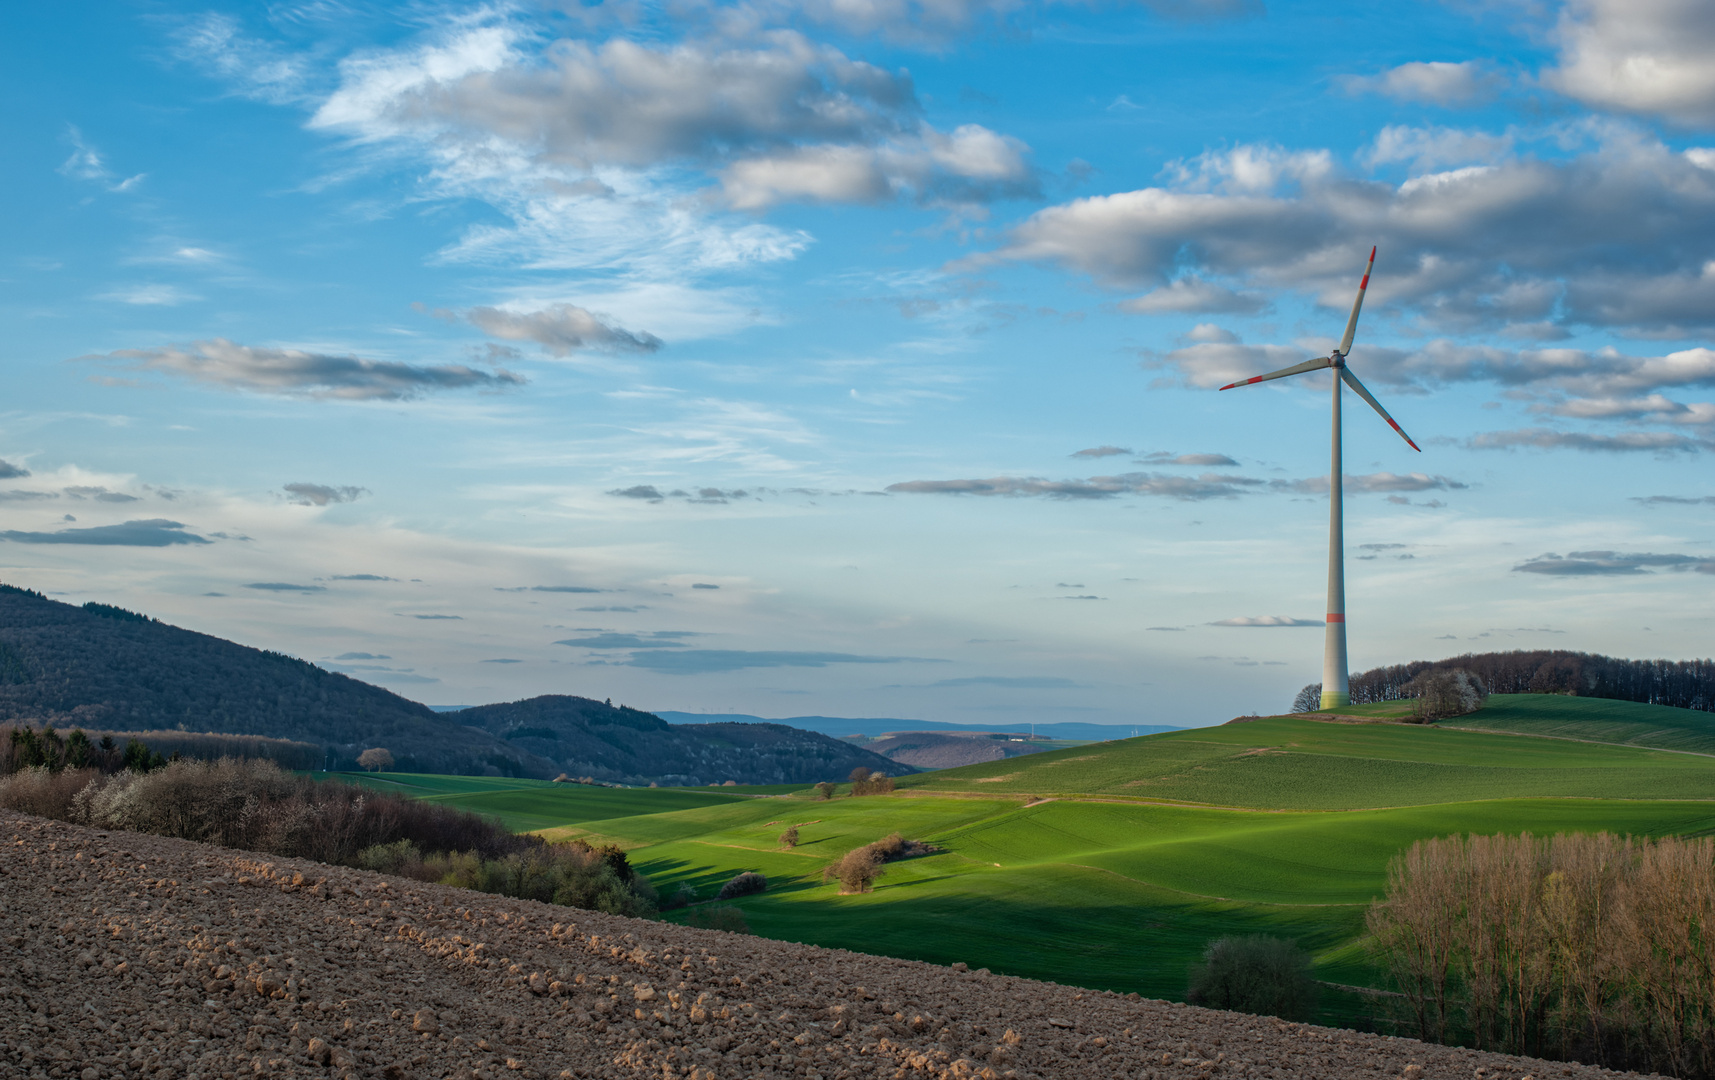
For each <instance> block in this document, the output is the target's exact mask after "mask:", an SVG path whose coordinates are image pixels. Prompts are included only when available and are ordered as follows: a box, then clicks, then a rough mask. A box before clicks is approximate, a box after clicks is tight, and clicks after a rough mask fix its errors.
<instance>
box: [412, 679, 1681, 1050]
mask: <svg viewBox="0 0 1715 1080" xmlns="http://www.w3.org/2000/svg"><path fill="white" fill-rule="evenodd" d="M1569 704H1570V708H1568V707H1567V706H1568V705H1569ZM1592 707H1593V708H1594V710H1596V711H1592ZM1557 710H1558V711H1557ZM1677 711H1678V710H1660V711H1657V710H1654V709H1652V708H1651V707H1649V706H1639V705H1628V704H1625V703H1619V702H1611V701H1590V700H1588V699H1572V698H1541V699H1524V700H1523V701H1522V702H1521V701H1520V700H1519V699H1496V704H1495V707H1494V710H1493V712H1492V713H1491V714H1490V715H1488V716H1485V715H1484V714H1483V713H1479V714H1476V715H1475V716H1473V717H1468V718H1465V720H1466V721H1470V722H1474V723H1475V722H1482V723H1485V724H1489V725H1493V727H1494V730H1483V731H1467V730H1444V729H1438V728H1425V727H1420V726H1416V725H1402V724H1385V723H1383V724H1348V723H1333V722H1318V721H1313V720H1305V719H1303V718H1293V717H1277V718H1268V719H1263V720H1256V721H1250V722H1246V723H1238V724H1231V725H1226V726H1222V727H1218V728H1205V729H1199V730H1192V731H1183V732H1170V733H1164V734H1158V735H1150V736H1144V737H1142V738H1138V739H1130V740H1125V741H1120V742H1111V743H1101V744H1092V745H1087V746H1083V747H1078V748H1074V749H1072V750H1066V751H1058V752H1054V753H1047V754H1039V755H1032V756H1030V757H1028V758H1022V759H1013V760H1011V761H1003V762H993V763H986V764H983V765H975V766H967V767H965V768H961V769H953V770H947V771H945V772H940V773H935V774H931V775H927V776H921V777H910V778H907V779H905V780H902V781H901V782H900V788H901V790H900V791H899V792H898V793H897V794H895V795H893V796H877V797H865V798H855V799H854V798H845V797H841V798H836V799H833V800H831V801H826V800H819V799H816V798H814V797H813V794H812V793H810V792H796V793H792V794H789V795H783V796H776V797H773V798H757V797H754V796H752V797H743V796H739V797H734V796H733V795H732V794H727V792H730V791H731V789H727V792H720V793H717V792H709V791H683V790H681V791H669V790H665V789H662V790H654V791H631V792H610V791H607V790H605V789H578V790H570V791H567V790H564V789H561V790H558V791H556V790H547V791H543V789H541V788H535V787H531V788H523V787H516V786H515V787H514V788H513V789H512V790H513V791H514V794H511V795H508V794H507V792H506V790H504V788H505V784H506V782H504V781H491V782H489V783H493V784H494V785H495V787H494V789H492V790H489V791H476V790H465V791H464V792H463V793H462V794H459V795H457V797H458V798H459V799H460V800H461V805H465V806H468V807H470V808H472V809H477V810H485V809H486V810H489V811H491V812H501V813H507V812H508V811H509V810H510V809H511V807H509V804H508V800H509V799H517V800H520V802H523V801H528V800H537V801H536V802H534V803H532V806H533V809H532V810H531V812H530V814H529V815H528V820H531V821H535V820H543V819H545V818H547V817H550V816H552V815H554V814H563V815H564V816H563V817H562V818H561V823H560V824H559V825H558V826H557V827H554V828H550V829H545V830H543V831H544V835H547V836H549V837H551V838H570V837H574V836H578V837H584V838H587V839H590V840H595V841H603V842H617V843H619V844H621V845H623V846H624V847H625V848H627V850H628V851H629V852H630V853H631V857H632V860H633V862H634V864H635V865H637V866H638V867H639V868H640V869H641V870H643V871H644V872H645V873H646V874H648V875H649V876H650V878H651V880H653V881H654V883H655V884H656V886H657V888H659V889H660V890H661V891H662V893H663V894H664V895H665V894H670V893H671V892H673V891H675V890H676V889H677V888H678V887H679V885H680V884H681V883H689V884H690V885H691V886H692V887H693V888H695V889H696V890H697V892H698V894H699V895H700V896H702V897H704V898H710V897H712V896H713V895H714V893H715V891H716V890H717V889H718V888H719V886H720V885H721V884H722V883H723V882H725V881H726V880H728V879H730V878H731V877H732V876H734V875H735V874H737V873H739V872H741V871H744V870H757V871H760V872H762V873H763V874H765V875H767V876H768V878H769V881H770V888H769V890H768V892H766V893H765V894H762V895H760V896H754V897H747V898H745V899H743V900H740V901H737V902H736V903H737V904H738V906H740V907H741V908H742V909H743V910H744V912H745V915H746V918H747V919H748V920H749V922H750V925H751V927H752V928H753V929H754V930H755V931H756V932H757V933H759V934H763V935H766V936H768V937H773V938H780V939H785V940H792V941H802V942H810V943H815V944H820V945H825V946H830V947H841V948H849V949H854V950H858V951H863V952H871V953H881V954H886V955H893V956H902V957H910V958H914V959H923V960H929V961H934V962H940V963H951V962H953V961H956V960H962V961H964V962H966V963H968V964H970V965H971V966H972V967H988V968H990V969H992V970H995V971H1002V972H1007V973H1011V974H1018V975H1027V976H1032V977H1036V978H1043V979H1050V980H1054V981H1057V982H1065V983H1075V984H1078V985H1083V986H1094V987H1101V988H1112V989H1117V990H1136V991H1139V992H1141V993H1144V994H1148V995H1150V996H1155V997H1166V998H1182V997H1183V995H1184V992H1185V985H1186V976H1187V971H1188V968H1189V966H1190V965H1191V964H1192V963H1193V962H1194V961H1195V960H1196V959H1197V957H1198V956H1199V955H1200V953H1201V951H1202V949H1203V948H1204V947H1205V946H1206V945H1207V943H1208V942H1209V941H1210V940H1211V939H1213V938H1216V937H1219V936H1221V935H1224V934H1233V933H1272V934H1278V935H1282V936H1286V937H1290V938H1293V939H1295V940H1297V941H1299V942H1300V943H1301V944H1303V945H1304V946H1305V947H1306V948H1308V949H1310V950H1311V951H1312V952H1313V953H1314V954H1315V956H1316V958H1317V965H1318V971H1319V974H1320V975H1321V977H1322V978H1323V979H1325V980H1327V981H1329V982H1333V983H1340V984H1348V985H1376V982H1377V975H1376V973H1375V971H1374V970H1373V969H1372V967H1371V966H1370V963H1369V960H1368V958H1367V955H1366V953H1365V952H1364V949H1363V947H1362V944H1361V937H1362V932H1363V912H1364V909H1365V907H1366V905H1367V904H1368V903H1369V901H1370V900H1371V898H1373V897H1375V896H1377V895H1379V894H1380V893H1381V892H1382V891H1383V889H1384V888H1385V883H1386V870H1387V865H1388V861H1389V860H1390V859H1391V858H1392V857H1393V856H1394V855H1395V854H1396V853H1397V852H1399V851H1400V850H1402V849H1403V848H1405V847H1407V846H1409V845H1410V844H1411V843H1412V842H1413V841H1414V840H1417V839H1420V838H1426V837H1433V836H1444V835H1448V834H1452V833H1494V832H1502V831H1505V832H1515V831H1527V830H1528V831H1530V832H1534V833H1538V834H1553V833H1555V832H1561V831H1600V830H1607V831H1611V832H1618V833H1629V834H1634V835H1668V834H1679V835H1707V834H1715V758H1703V757H1698V756H1693V755H1689V754H1683V753H1668V752H1665V751H1663V750H1656V749H1645V748H1641V747H1638V746H1609V745H1595V744H1590V743H1584V742H1574V741H1567V740H1565V739H1552V738H1530V737H1521V734H1501V733H1499V732H1501V731H1503V730H1508V729H1506V728H1503V727H1502V726H1501V725H1503V724H1518V725H1520V730H1521V732H1522V731H1524V730H1530V733H1531V734H1538V733H1543V734H1546V733H1548V732H1547V731H1546V730H1544V731H1542V732H1537V731H1535V730H1534V727H1533V726H1542V725H1553V724H1557V723H1558V724H1563V725H1564V724H1573V723H1608V724H1611V725H1618V726H1616V727H1614V728H1612V730H1613V731H1614V732H1616V733H1619V734H1624V735H1627V736H1628V737H1629V736H1630V735H1633V734H1636V730H1635V729H1638V728H1643V727H1646V726H1649V725H1652V724H1653V725H1656V726H1655V728H1653V729H1652V730H1660V729H1661V728H1663V727H1665V726H1667V725H1665V724H1664V723H1663V718H1662V717H1661V715H1660V714H1661V713H1675V712H1677ZM1628 713H1631V714H1632V715H1628ZM1667 719H1668V720H1673V719H1676V718H1674V717H1671V716H1670V717H1668V718H1667ZM1678 719H1679V720H1680V722H1681V723H1684V720H1683V718H1678ZM396 779H401V780H403V779H407V778H404V777H398V778H396ZM420 780H421V782H422V783H424V784H425V786H426V787H433V786H434V785H436V784H438V783H442V782H440V781H434V780H431V779H429V778H420ZM470 783H471V781H469V780H465V779H462V778H461V779H459V780H457V784H459V785H467V784H470ZM430 797H441V798H445V797H447V796H446V794H431V795H430ZM687 798H695V799H697V800H701V801H700V802H699V803H698V804H696V805H688V804H687V803H685V802H683V801H681V800H684V799H687ZM545 799H555V800H563V803H554V804H550V803H548V802H544V801H542V800H545ZM519 820H523V818H522V817H520V818H519ZM794 825H795V826H797V827H798V830H799V836H800V843H799V846H798V847H797V848H796V849H795V850H792V851H785V850H781V849H780V847H779V844H778V837H779V835H780V834H781V833H782V832H783V831H784V830H785V829H786V828H787V827H788V826H794ZM892 832H899V833H901V834H903V835H905V836H907V837H909V838H912V839H917V840H923V841H927V842H929V843H931V844H933V845H935V846H936V847H938V848H940V849H942V851H941V853H939V854H935V855H931V856H927V857H923V858H918V859H913V860H909V861H906V862H903V863H896V864H892V865H890V866H889V867H888V868H887V873H886V875H885V876H884V877H882V878H881V879H880V881H879V882H878V887H877V888H876V890H875V891H874V892H872V893H869V894H867V895H863V896H840V895H838V892H837V890H836V888H835V887H834V886H832V885H824V884H823V883H822V878H821V872H822V868H823V867H824V866H826V865H827V864H828V863H829V862H831V861H832V860H833V859H835V858H837V857H838V856H840V855H841V854H843V853H844V852H846V851H848V850H850V849H852V848H854V847H857V846H859V845H861V844H865V843H868V842H870V841H873V840H876V839H879V838H881V837H883V836H886V835H887V834H889V833H892ZM669 917H671V918H683V917H684V915H683V914H682V913H676V914H672V915H670V916H669ZM1369 1008H1370V1006H1369V1004H1368V1003H1367V1000H1366V999H1364V998H1363V997H1361V996H1359V995H1356V994H1348V993H1343V992H1330V993H1329V994H1328V995H1327V997H1326V999H1325V1001H1324V1016H1323V1018H1324V1019H1325V1020H1327V1021H1329V1022H1337V1023H1343V1024H1352V1023H1362V1022H1364V1017H1365V1016H1366V1014H1367V1010H1368V1009H1369Z"/></svg>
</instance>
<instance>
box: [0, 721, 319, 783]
mask: <svg viewBox="0 0 1715 1080" xmlns="http://www.w3.org/2000/svg"><path fill="white" fill-rule="evenodd" d="M324 757H325V754H324V753H323V751H322V748H321V747H319V746H315V745H312V744H310V743H301V742H292V741H291V740H289V739H269V738H264V737H263V736H261V735H221V734H217V733H214V732H194V731H90V732H86V731H84V730H83V729H81V728H73V729H71V730H70V731H66V732H60V731H57V730H55V729H54V726H53V725H52V724H45V725H43V726H42V727H40V728H37V727H35V726H33V725H30V724H0V776H3V775H5V774H7V773H10V772H15V771H16V770H18V769H32V768H36V767H38V766H41V767H45V768H47V769H48V770H50V771H53V772H58V771H59V770H60V769H98V770H100V771H102V772H108V773H111V772H118V771H120V770H121V769H131V770H135V771H139V772H147V771H148V770H149V769H152V768H159V767H161V766H162V765H165V764H166V763H167V762H169V761H177V760H178V759H180V758H197V759H199V760H201V761H217V760H219V759H220V758H238V759H240V760H249V759H251V758H261V759H263V760H266V761H272V762H273V763H274V764H276V765H278V766H280V767H281V768H282V769H295V770H306V771H307V770H313V769H319V768H321V767H322V761H323V758H324Z"/></svg>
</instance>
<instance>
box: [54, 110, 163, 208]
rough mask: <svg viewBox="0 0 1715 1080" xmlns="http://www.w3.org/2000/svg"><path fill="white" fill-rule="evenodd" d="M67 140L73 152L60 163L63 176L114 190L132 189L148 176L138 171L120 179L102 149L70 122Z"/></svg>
mask: <svg viewBox="0 0 1715 1080" xmlns="http://www.w3.org/2000/svg"><path fill="white" fill-rule="evenodd" d="M66 141H67V142H69V143H71V145H72V152H71V156H70V157H68V158H66V159H65V161H64V162H63V163H62V164H61V165H60V168H59V171H60V175H62V176H69V177H71V178H73V179H75V180H89V181H92V182H94V183H98V184H101V185H102V186H103V187H105V188H107V190H109V191H114V192H126V191H130V190H132V189H133V188H135V187H136V186H137V185H138V184H141V183H142V182H143V180H144V179H145V178H146V177H147V176H148V174H147V173H138V174H137V175H135V176H132V177H129V178H127V179H124V180H120V179H118V178H117V177H116V176H115V175H114V173H113V170H111V169H109V168H108V167H107V159H106V158H104V157H102V154H101V151H100V150H98V149H96V147H95V146H94V145H93V144H92V143H90V142H89V141H88V140H86V139H85V138H84V137H83V132H81V131H79V130H78V129H77V128H76V127H75V126H73V125H70V124H67V125H66Z"/></svg>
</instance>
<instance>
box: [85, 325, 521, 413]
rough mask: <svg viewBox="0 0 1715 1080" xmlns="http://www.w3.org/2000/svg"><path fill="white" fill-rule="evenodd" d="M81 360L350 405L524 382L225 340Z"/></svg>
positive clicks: (461, 368) (456, 368)
mask: <svg viewBox="0 0 1715 1080" xmlns="http://www.w3.org/2000/svg"><path fill="white" fill-rule="evenodd" d="M78 359H79V360H93V361H101V362H106V363H111V364H116V365H119V366H121V367H125V368H129V369H131V370H135V371H153V372H158V373H160V374H163V375H171V376H174V377H177V378H182V379H188V380H190V381H192V382H198V383H203V384H204V385H208V386H216V387H219V388H221V389H223V390H237V391H245V392H249V393H255V394H278V395H287V396H294V397H312V398H332V399H338V400H347V401H402V400H408V399H410V398H415V397H420V396H422V395H423V394H426V393H430V392H433V391H439V390H490V391H493V390H506V389H510V388H512V387H516V386H522V385H523V384H524V382H525V380H524V378H523V377H522V376H520V375H515V374H513V373H512V372H510V371H507V370H506V369H504V368H497V369H495V370H494V371H484V370H481V369H479V368H473V367H468V366H466V365H464V364H430V365H417V364H407V363H404V362H401V361H397V360H366V359H363V358H361V357H356V356H333V355H330V354H327V353H314V352H306V351H304V350H301V349H277V348H265V347H258V346H250V345H240V344H238V343H237V342H234V341H228V340H227V339H226V338H212V339H209V340H207V341H195V342H192V343H190V344H189V345H164V346H161V347H158V348H153V349H120V350H118V351H116V352H111V353H106V354H103V355H96V356H83V357H79V358H78Z"/></svg>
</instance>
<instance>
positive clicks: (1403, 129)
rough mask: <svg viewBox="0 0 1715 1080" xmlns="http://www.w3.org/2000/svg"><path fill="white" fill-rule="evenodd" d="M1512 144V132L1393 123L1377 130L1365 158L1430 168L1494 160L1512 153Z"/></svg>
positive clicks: (1418, 169) (1424, 169)
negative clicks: (1493, 132)
mask: <svg viewBox="0 0 1715 1080" xmlns="http://www.w3.org/2000/svg"><path fill="white" fill-rule="evenodd" d="M1512 148H1513V137H1512V135H1511V134H1506V135H1490V134H1488V133H1487V132H1483V131H1461V130H1459V129H1457V128H1418V127H1407V126H1405V125H1400V124H1390V125H1388V126H1387V127H1384V128H1382V129H1381V131H1379V132H1377V133H1376V138H1375V142H1374V143H1372V144H1371V146H1370V149H1369V150H1368V151H1367V152H1366V153H1365V154H1364V155H1363V158H1364V160H1365V162H1367V163H1368V164H1370V165H1372V166H1373V165H1388V164H1394V163H1404V164H1408V165H1410V166H1411V168H1412V170H1413V171H1415V172H1428V171H1430V170H1432V169H1445V168H1448V167H1449V166H1461V165H1467V166H1468V165H1471V164H1473V163H1476V164H1482V165H1487V164H1493V163H1495V162H1497V161H1499V160H1501V159H1502V158H1504V157H1506V156H1507V155H1508V154H1510V153H1511V152H1512ZM1402 190H1403V188H1402Z"/></svg>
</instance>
